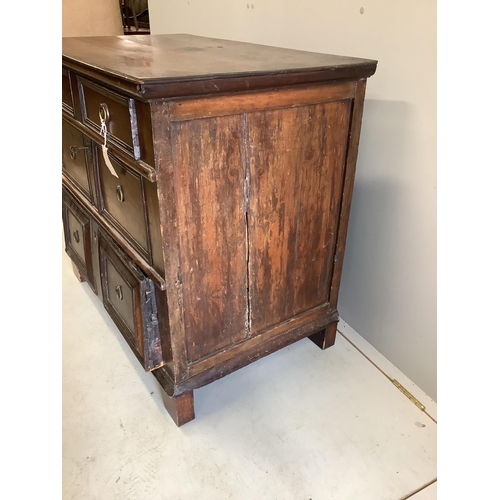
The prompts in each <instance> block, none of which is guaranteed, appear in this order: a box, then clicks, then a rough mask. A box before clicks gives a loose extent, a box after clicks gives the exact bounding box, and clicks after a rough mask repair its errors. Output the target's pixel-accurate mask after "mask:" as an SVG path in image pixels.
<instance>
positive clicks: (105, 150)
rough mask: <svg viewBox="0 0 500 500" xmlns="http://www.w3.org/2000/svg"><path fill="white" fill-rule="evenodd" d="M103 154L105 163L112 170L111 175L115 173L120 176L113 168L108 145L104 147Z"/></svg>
mask: <svg viewBox="0 0 500 500" xmlns="http://www.w3.org/2000/svg"><path fill="white" fill-rule="evenodd" d="M102 156H103V157H104V163H105V164H106V165H107V167H108V168H109V171H110V172H111V175H114V176H115V177H118V174H117V173H116V170H115V169H114V168H113V165H112V164H111V161H110V159H109V156H108V148H107V147H106V146H103V147H102Z"/></svg>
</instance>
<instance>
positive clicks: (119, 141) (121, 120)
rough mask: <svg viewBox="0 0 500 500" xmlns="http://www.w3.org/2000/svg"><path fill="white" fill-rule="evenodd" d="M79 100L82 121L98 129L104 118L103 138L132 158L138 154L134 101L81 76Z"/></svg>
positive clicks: (139, 152)
mask: <svg viewBox="0 0 500 500" xmlns="http://www.w3.org/2000/svg"><path fill="white" fill-rule="evenodd" d="M78 87H79V89H80V95H81V102H82V117H83V122H84V123H85V124H86V125H87V126H88V127H90V128H91V129H93V130H94V131H97V132H99V131H100V130H101V120H102V119H104V120H105V123H106V127H107V131H108V136H107V141H108V143H109V145H111V146H112V147H113V146H114V147H118V148H120V149H121V150H123V151H125V152H127V153H128V154H130V155H131V156H132V157H133V158H134V159H136V160H138V159H140V157H141V151H140V146H139V136H138V133H137V130H138V127H137V114H136V110H135V101H134V99H130V98H128V97H125V96H122V95H119V94H117V93H115V92H112V91H110V90H108V89H105V88H104V87H101V86H99V85H96V84H95V83H92V82H90V81H88V80H85V79H84V78H79V79H78Z"/></svg>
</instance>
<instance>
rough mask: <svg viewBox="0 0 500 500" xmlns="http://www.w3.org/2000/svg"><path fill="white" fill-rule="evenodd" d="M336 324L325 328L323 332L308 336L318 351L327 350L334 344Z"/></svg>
mask: <svg viewBox="0 0 500 500" xmlns="http://www.w3.org/2000/svg"><path fill="white" fill-rule="evenodd" d="M337 324H338V322H335V323H334V324H333V325H330V326H327V327H326V328H325V329H324V330H321V331H320V332H317V333H313V334H312V335H310V336H309V339H310V340H312V341H313V342H314V343H315V344H316V345H317V346H318V347H319V348H320V349H323V350H324V349H328V348H329V347H331V346H332V345H333V344H335V338H336V336H337Z"/></svg>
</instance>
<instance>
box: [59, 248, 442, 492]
mask: <svg viewBox="0 0 500 500" xmlns="http://www.w3.org/2000/svg"><path fill="white" fill-rule="evenodd" d="M339 329H340V330H341V331H342V334H339V335H338V340H337V343H336V345H335V346H333V347H332V348H330V349H328V350H326V351H321V350H320V349H318V348H317V347H316V346H315V345H314V344H313V343H312V342H310V341H309V340H308V339H304V340H302V341H299V342H297V343H296V344H294V345H292V346H290V347H287V348H285V349H283V350H281V351H279V352H276V353H274V354H272V355H270V356H268V357H266V358H264V359H261V360H259V361H257V362H256V363H253V364H252V365H250V366H248V367H246V368H243V369H241V370H239V371H237V372H235V373H233V374H231V375H229V376H227V377H225V378H223V379H221V380H219V381H217V382H214V383H212V384H210V385H208V386H206V387H203V388H200V389H197V390H195V392H194V395H195V411H196V418H195V420H193V421H192V422H190V423H188V424H186V425H185V426H183V427H181V428H177V427H176V426H175V424H174V423H173V421H172V420H171V419H170V417H169V415H168V413H167V412H166V410H165V409H164V407H163V403H162V392H161V389H160V388H159V386H158V384H157V382H156V380H155V378H154V377H153V375H151V374H147V373H145V372H144V371H143V369H142V367H141V365H140V364H139V362H138V361H137V360H136V359H135V357H134V356H133V354H132V353H131V352H130V350H129V348H128V346H127V344H126V343H125V341H124V340H123V338H122V337H121V335H120V333H119V331H118V330H117V328H116V327H115V325H114V324H113V322H112V321H111V319H110V318H109V317H108V316H107V314H106V312H105V310H104V308H103V306H102V304H101V303H100V302H99V300H98V299H97V297H96V296H95V295H94V294H93V293H92V291H91V290H90V288H89V287H88V285H87V284H81V283H78V282H77V280H76V278H75V277H74V275H73V273H72V270H71V264H70V261H69V259H68V257H67V256H66V255H65V254H64V255H63V499H64V500H70V499H82V500H83V499H92V500H111V499H116V500H128V499H130V500H142V499H145V500H146V499H147V500H163V499H165V500H167V499H168V500H170V499H172V500H177V499H179V500H191V499H193V500H194V499H196V500H212V499H214V500H215V499H216V500H225V499H236V500H246V499H251V500H256V499H259V500H267V499H269V500H271V499H275V500H288V499H290V500H310V499H312V500H323V499H339V500H348V499H353V500H365V499H366V500H371V499H373V500H383V499H387V500H400V499H403V498H412V500H432V499H435V498H436V491H437V483H436V482H435V478H436V432H437V425H436V423H435V421H434V418H435V411H436V405H435V403H434V402H433V401H432V400H430V398H428V397H427V396H425V394H423V393H422V391H420V390H419V389H418V387H416V386H414V385H412V384H411V382H410V381H408V379H406V378H405V377H404V375H402V374H401V373H400V372H399V371H398V370H397V369H396V368H395V367H394V366H393V365H391V364H390V363H389V362H388V361H387V360H386V359H385V358H383V357H382V356H381V355H380V353H378V352H377V351H375V349H374V348H373V347H371V346H370V345H369V344H368V343H367V342H366V341H364V340H363V339H362V338H361V337H360V336H359V335H358V334H357V333H356V332H354V331H352V330H351V329H350V328H349V326H348V325H346V324H345V323H343V322H341V324H340V325H339ZM384 373H385V375H384ZM386 375H387V376H386ZM388 376H389V378H397V379H398V380H399V381H400V382H401V383H403V385H405V387H407V388H408V389H409V390H411V392H412V393H413V394H414V395H416V396H417V397H418V398H419V399H420V400H421V401H422V402H423V403H424V404H426V406H427V412H422V411H420V410H419V409H418V408H417V407H416V406H415V405H414V404H413V403H412V402H411V401H410V400H409V399H408V398H407V397H405V396H404V395H403V394H402V393H401V392H400V391H399V390H398V389H397V388H396V387H395V386H394V385H393V384H392V383H391V381H390V380H389V379H388Z"/></svg>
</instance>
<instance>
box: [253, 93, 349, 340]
mask: <svg viewBox="0 0 500 500" xmlns="http://www.w3.org/2000/svg"><path fill="white" fill-rule="evenodd" d="M349 118H350V101H348V100H345V101H340V102H332V103H325V104H317V105H313V106H302V107H298V108H287V109H285V110H272V111H266V112H257V113H252V114H249V115H248V117H247V120H248V131H249V132H248V133H249V150H250V193H249V200H250V202H249V228H248V234H249V247H250V253H249V264H248V265H249V279H250V309H251V311H250V323H251V332H252V334H256V333H259V332H261V331H262V330H263V329H265V328H268V327H270V326H271V325H274V324H278V323H280V322H282V321H285V320H287V319H289V318H291V317H293V316H295V315H297V314H300V313H302V312H304V311H307V310H309V309H312V308H314V307H317V306H319V305H321V304H324V303H326V302H328V300H329V294H330V284H331V275H332V264H333V249H334V245H335V235H336V230H337V221H338V213H339V207H340V199H341V192H342V178H343V170H344V162H345V143H346V138H347V130H348V125H349ZM298 138H300V140H298Z"/></svg>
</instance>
